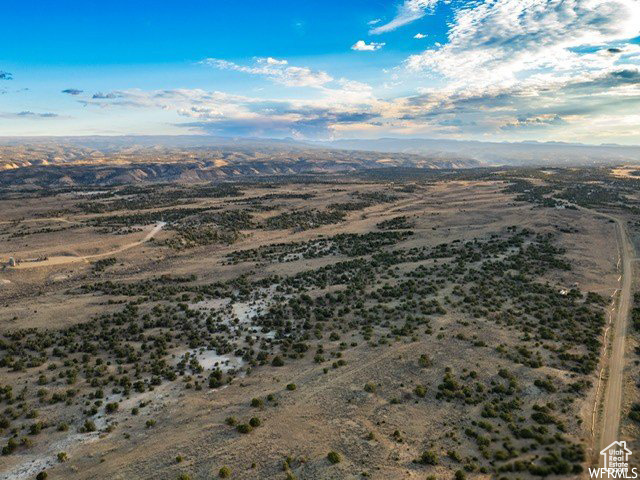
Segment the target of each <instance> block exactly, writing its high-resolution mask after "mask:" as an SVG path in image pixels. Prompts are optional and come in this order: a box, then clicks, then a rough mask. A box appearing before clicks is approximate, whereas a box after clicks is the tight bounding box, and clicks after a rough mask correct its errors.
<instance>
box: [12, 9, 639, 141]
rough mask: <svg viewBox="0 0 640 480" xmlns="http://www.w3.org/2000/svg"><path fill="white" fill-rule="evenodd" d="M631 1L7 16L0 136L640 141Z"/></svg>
mask: <svg viewBox="0 0 640 480" xmlns="http://www.w3.org/2000/svg"><path fill="white" fill-rule="evenodd" d="M639 34H640V3H639V1H638V0H565V1H560V0H527V1H526V2H525V1H523V0H490V1H489V0H487V1H486V2H483V1H481V0H478V1H476V0H474V1H472V2H466V1H454V0H445V1H443V0H399V1H397V2H394V1H372V0H369V1H348V0H345V1H341V2H337V1H323V2H316V1H306V2H302V1H285V0H281V1H273V2H258V1H222V0H219V1H213V0H209V1H189V0H187V1H182V2H177V1H176V2H173V1H157V0H156V1H153V2H152V1H136V2H131V1H129V2H123V1H112V2H87V1H84V2H79V1H69V0H67V1H58V2H40V1H38V2H35V1H24V2H20V3H19V2H11V3H9V4H7V5H3V38H4V40H3V46H2V48H0V135H92V134H105V135H113V134H185V133H202V134H206V133H210V134H215V135H248V136H261V137H288V136H292V137H297V138H323V139H326V138H354V137H358V138H367V137H369V138H374V137H382V136H411V137H430V138H465V139H478V140H508V141H513V140H533V139H535V140H564V141H584V142H589V143H599V142H619V143H640V127H639V126H638V125H640V114H638V113H636V112H637V111H639V110H640V109H639V108H638V107H640V73H639V66H640V47H639V45H638V35H639Z"/></svg>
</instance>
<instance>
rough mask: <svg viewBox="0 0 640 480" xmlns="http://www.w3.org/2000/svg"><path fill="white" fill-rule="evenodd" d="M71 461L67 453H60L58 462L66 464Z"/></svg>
mask: <svg viewBox="0 0 640 480" xmlns="http://www.w3.org/2000/svg"><path fill="white" fill-rule="evenodd" d="M68 459H69V457H68V455H67V452H60V453H58V461H59V462H60V463H63V462H66V461H67V460H68Z"/></svg>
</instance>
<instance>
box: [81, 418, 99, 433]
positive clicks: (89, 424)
mask: <svg viewBox="0 0 640 480" xmlns="http://www.w3.org/2000/svg"><path fill="white" fill-rule="evenodd" d="M82 428H83V431H85V432H95V431H96V424H95V423H94V422H93V420H88V419H87V420H85V421H84V425H83V427H82Z"/></svg>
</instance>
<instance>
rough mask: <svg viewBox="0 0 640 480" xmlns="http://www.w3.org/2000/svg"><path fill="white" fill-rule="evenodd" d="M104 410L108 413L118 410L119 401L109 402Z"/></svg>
mask: <svg viewBox="0 0 640 480" xmlns="http://www.w3.org/2000/svg"><path fill="white" fill-rule="evenodd" d="M104 411H105V412H106V413H115V412H117V411H118V403H117V402H111V403H107V404H106V405H105V406H104Z"/></svg>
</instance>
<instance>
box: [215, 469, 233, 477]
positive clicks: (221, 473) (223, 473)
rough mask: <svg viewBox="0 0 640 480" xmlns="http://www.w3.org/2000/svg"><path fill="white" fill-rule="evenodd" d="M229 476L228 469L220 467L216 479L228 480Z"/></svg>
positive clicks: (229, 470)
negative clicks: (226, 479) (224, 479)
mask: <svg viewBox="0 0 640 480" xmlns="http://www.w3.org/2000/svg"><path fill="white" fill-rule="evenodd" d="M230 476H231V469H230V468H229V467H221V468H220V470H219V471H218V477H220V478H229V477H230Z"/></svg>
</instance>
